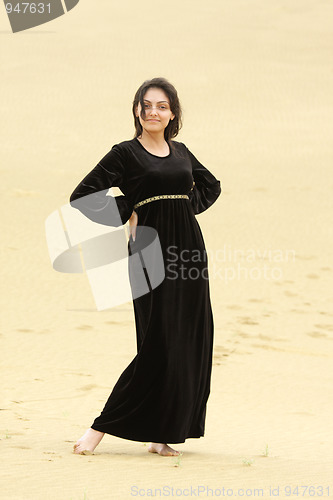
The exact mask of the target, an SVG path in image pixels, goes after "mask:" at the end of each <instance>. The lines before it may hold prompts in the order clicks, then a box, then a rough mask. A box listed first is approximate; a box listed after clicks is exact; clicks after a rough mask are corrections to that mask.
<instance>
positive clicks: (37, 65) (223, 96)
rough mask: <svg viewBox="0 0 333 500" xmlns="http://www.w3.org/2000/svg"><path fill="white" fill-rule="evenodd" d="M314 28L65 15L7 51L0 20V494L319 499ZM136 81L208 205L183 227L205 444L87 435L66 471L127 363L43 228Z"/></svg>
mask: <svg viewBox="0 0 333 500" xmlns="http://www.w3.org/2000/svg"><path fill="white" fill-rule="evenodd" d="M332 15H333V6H332V3H331V2H330V1H329V0H325V1H324V0H304V1H302V2H299V1H298V0H279V1H278V2H274V1H273V0H266V1H259V0H253V1H251V2H249V1H248V0H235V1H232V2H228V1H226V0H208V1H206V2H197V1H196V0H194V1H191V2H190V1H187V0H184V1H182V2H176V1H173V0H171V2H168V3H162V2H156V1H154V2H153V1H151V0H148V1H146V2H145V3H143V4H141V3H139V2H134V1H124V2H118V3H115V2H109V1H106V0H100V1H99V2H98V6H95V4H94V6H93V3H92V2H83V1H82V2H80V3H79V4H78V6H77V7H75V9H73V10H72V11H71V12H70V13H68V14H66V15H65V16H62V17H60V18H58V19H56V20H54V21H53V22H50V23H48V24H45V25H43V26H40V27H38V28H35V29H32V30H28V31H25V32H22V33H16V34H12V33H11V30H10V26H9V22H8V19H7V17H6V15H5V11H4V9H3V10H2V15H1V16H0V23H1V25H0V38H1V115H2V120H1V121H2V129H3V130H2V133H1V136H0V141H1V157H2V161H1V167H0V168H1V185H0V189H1V201H2V209H1V213H2V218H1V223H2V230H1V234H2V254H1V259H2V260H1V264H2V279H1V282H2V294H1V306H2V314H1V320H2V325H1V333H0V335H1V336H0V340H1V351H2V369H1V372H2V373H1V380H2V398H1V411H0V418H1V422H0V439H1V443H0V444H1V455H2V467H1V477H2V479H1V496H2V497H3V498H6V499H9V498H10V499H13V500H39V499H43V500H46V499H50V500H53V499H54V500H100V499H103V500H104V499H113V498H116V499H127V498H133V497H140V498H145V497H147V496H149V494H150V493H154V494H155V495H156V496H157V497H163V496H169V497H171V496H174V497H176V496H178V497H179V496H180V497H185V496H189V497H191V498H192V497H198V496H199V497H201V498H204V497H208V494H209V491H208V490H207V489H208V488H210V489H211V490H213V494H214V496H216V497H217V496H219V497H224V496H229V497H231V496H234V497H235V496H241V494H242V492H241V491H239V490H240V489H243V490H242V491H243V494H244V496H248V497H249V496H250V497H251V496H253V497H256V496H259V497H261V498H265V499H268V498H271V497H273V496H275V497H278V498H286V497H288V498H290V497H291V498H296V497H300V496H309V495H310V494H312V496H314V497H319V496H321V497H323V498H328V497H329V496H332V494H333V481H332V477H333V475H332V465H333V453H332V446H333V433H332V428H331V421H332V410H333V407H332V397H331V396H332V383H333V368H332V358H333V311H332V270H333V266H332V240H333V238H332V222H333V221H332V194H331V193H332V184H333V178H332V160H333V158H332V156H333V155H332V125H333V124H332V121H333V114H332V101H333V93H332V88H333V73H332V46H333V39H332ZM154 76H164V77H166V78H168V79H169V80H170V81H171V82H172V83H173V84H174V85H175V86H176V88H177V89H178V92H179V96H180V98H181V101H182V104H183V107H184V128H183V129H182V131H181V133H180V135H179V136H178V140H181V141H182V142H185V144H186V145H187V146H188V148H189V149H190V150H191V151H192V152H193V153H194V154H195V155H196V156H197V158H198V159H199V160H200V161H201V162H202V163H203V164H204V165H205V166H206V167H207V168H208V169H210V170H211V171H212V172H213V173H214V175H216V177H217V178H219V179H220V180H221V183H222V187H223V194H222V195H221V197H220V198H219V200H218V201H217V202H216V204H215V205H214V206H213V207H211V209H210V210H208V211H207V212H205V213H203V214H200V215H198V216H197V218H198V221H199V224H200V227H201V229H202V231H203V234H204V238H205V242H206V247H207V250H208V252H210V255H211V257H210V262H209V266H210V267H209V268H210V276H211V281H210V284H211V298H212V306H213V312H214V323H215V348H214V366H213V374H212V388H211V395H210V398H209V402H208V407H207V420H206V435H205V437H204V438H201V439H199V440H198V439H197V440H196V439H189V440H187V441H186V443H185V444H181V445H179V446H177V449H179V450H180V451H182V452H183V455H182V456H181V457H180V459H178V458H177V459H176V458H170V457H160V456H158V455H153V454H150V453H148V452H147V444H146V443H140V442H132V441H126V440H122V439H120V438H116V437H113V436H109V435H106V436H105V438H104V439H103V441H102V442H101V444H100V445H99V446H98V448H97V449H96V452H95V455H94V456H90V457H89V456H78V455H74V454H73V453H72V447H73V444H74V443H75V442H76V440H77V439H78V438H79V437H80V436H81V435H82V434H83V432H84V431H85V429H86V428H88V427H89V426H90V425H91V423H92V421H93V419H94V418H95V417H96V416H97V415H99V413H100V411H101V409H102V407H103V405H104V402H105V401H106V398H107V397H108V395H109V393H110V391H111V389H112V387H113V385H114V384H115V382H116V381H117V379H118V377H119V375H120V373H121V372H122V371H123V370H124V369H125V367H126V366H127V365H128V364H129V362H130V361H131V360H132V358H133V357H134V355H135V349H136V344H135V325H134V315H133V309H132V304H131V303H127V304H123V305H121V306H118V307H116V308H114V309H109V310H105V311H97V310H96V307H95V303H94V300H93V296H92V293H91V289H90V287H89V283H88V280H87V276H86V275H84V274H64V273H58V272H56V271H54V270H53V268H52V266H51V263H50V258H49V255H48V250H47V245H46V239H45V231H44V223H45V219H46V218H47V217H48V215H49V214H50V213H51V212H53V211H54V210H56V209H58V208H59V207H61V206H62V205H64V204H66V203H68V198H69V195H70V194H71V192H72V191H73V189H74V187H75V186H76V185H77V183H78V182H79V181H80V180H81V179H82V178H83V176H84V175H86V173H88V172H89V171H90V170H91V169H92V168H93V167H94V166H95V165H96V163H97V162H98V161H99V160H100V158H102V156H104V154H106V152H107V151H109V149H110V148H111V146H112V145H113V144H116V143H117V142H120V141H122V140H125V139H129V138H132V137H133V133H134V131H133V124H132V115H131V103H132V99H133V97H134V93H135V91H136V89H137V88H138V86H139V85H140V84H141V83H142V82H143V81H144V80H145V79H147V78H152V77H154ZM297 487H298V491H297V490H296V488H297ZM305 487H307V488H308V489H307V490H305ZM310 487H312V489H311V488H310ZM158 488H159V489H160V492H159V490H158ZM162 488H164V490H163V489H162ZM172 488H173V490H172ZM191 488H192V489H191ZM198 488H201V489H198ZM223 488H225V490H223ZM227 488H229V489H228V490H227ZM328 488H330V489H328ZM139 489H140V490H139ZM155 489H157V490H156V491H155ZM150 490H151V491H150ZM255 490H258V492H256V491H255ZM212 496H213V495H212V493H211V492H210V497H212Z"/></svg>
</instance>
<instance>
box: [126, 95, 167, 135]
mask: <svg viewBox="0 0 333 500" xmlns="http://www.w3.org/2000/svg"><path fill="white" fill-rule="evenodd" d="M144 106H145V120H143V119H142V117H141V104H140V102H139V104H138V106H137V108H136V116H137V117H138V118H139V121H140V124H141V126H142V129H143V130H142V132H143V133H144V131H146V132H148V133H149V134H155V133H162V132H164V129H165V128H166V127H167V126H168V124H169V121H170V120H173V119H174V118H175V115H174V114H173V113H172V111H171V109H170V101H169V98H168V96H167V95H166V94H165V93H164V91H163V90H162V89H160V88H156V87H150V88H149V89H148V90H147V92H146V93H145V95H144Z"/></svg>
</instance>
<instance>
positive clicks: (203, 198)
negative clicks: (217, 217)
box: [186, 148, 222, 214]
mask: <svg viewBox="0 0 333 500" xmlns="http://www.w3.org/2000/svg"><path fill="white" fill-rule="evenodd" d="M186 150H187V153H188V155H189V157H190V159H191V163H192V175H193V179H194V183H195V184H194V186H193V188H192V190H191V191H190V192H189V194H188V196H189V198H190V201H191V204H192V207H193V210H194V213H195V214H200V213H201V212H204V211H205V210H207V208H209V207H210V206H211V205H212V204H213V203H214V202H215V201H216V200H217V198H218V197H219V196H220V194H221V191H222V190H221V185H220V181H219V180H217V179H216V178H215V177H214V175H213V174H212V173H211V172H210V171H209V170H207V168H205V167H204V166H203V165H202V164H201V163H200V162H199V161H198V160H197V159H196V157H195V156H194V155H193V154H192V153H191V151H190V150H189V149H187V148H186Z"/></svg>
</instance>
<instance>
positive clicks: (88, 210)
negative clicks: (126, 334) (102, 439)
mask: <svg viewBox="0 0 333 500" xmlns="http://www.w3.org/2000/svg"><path fill="white" fill-rule="evenodd" d="M168 144H169V151H170V153H169V155H168V156H165V157H160V156H157V155H154V154H152V153H150V152H148V151H147V150H146V149H145V148H144V146H143V145H142V144H141V143H140V141H139V140H138V139H136V138H135V139H132V140H128V141H124V142H121V143H119V144H116V145H114V146H113V147H112V149H111V150H110V151H109V152H108V153H107V154H106V155H105V156H104V157H103V158H102V159H101V161H100V162H99V163H98V164H97V166H96V167H95V168H94V169H93V170H92V171H91V172H90V173H89V174H88V175H87V176H86V177H85V178H84V179H83V180H82V181H81V183H80V184H79V185H78V186H77V187H76V189H75V190H74V192H73V193H72V195H71V197H70V204H71V206H73V207H75V208H77V209H79V210H80V211H81V212H82V213H83V214H84V215H86V216H87V217H89V218H90V219H91V220H93V221H95V222H98V223H101V224H106V225H109V226H119V225H122V224H125V223H126V222H127V221H128V219H129V218H130V216H131V214H132V212H133V206H134V205H135V204H136V203H138V202H140V201H142V200H145V199H147V198H150V197H153V196H156V195H161V194H187V195H188V197H189V199H186V198H167V199H166V198H164V199H158V200H154V201H151V202H149V203H146V204H143V205H141V206H139V207H138V208H136V209H135V211H136V212H137V214H138V229H137V230H139V226H140V227H144V226H148V227H151V228H154V229H155V230H156V231H157V233H158V238H159V240H160V245H161V249H162V252H163V258H164V263H165V278H164V280H163V281H162V282H161V283H160V285H158V286H157V287H156V288H154V289H150V290H149V292H148V293H145V294H144V295H142V296H140V297H137V298H134V299H133V306H134V314H135V323H136V340H137V355H136V356H135V357H134V359H133V360H132V362H131V363H130V364H129V365H128V367H127V368H126V369H125V370H124V371H123V373H122V374H121V375H120V377H119V379H118V381H117V383H116V385H115V386H114V388H113V390H112V392H111V394H110V396H109V398H108V400H107V402H106V404H105V406H104V409H103V411H102V412H101V414H100V416H98V417H97V418H96V419H95V420H94V422H93V424H92V425H91V427H92V428H93V429H95V430H98V431H101V432H105V433H107V434H112V435H114V436H118V437H121V438H125V439H130V440H134V441H142V442H149V441H152V442H158V443H184V442H185V439H187V438H199V437H200V436H203V435H204V428H205V417H206V403H207V400H208V396H209V393H210V379H211V369H212V350H213V331H214V324H213V316H212V310H211V302H210V291H209V279H208V271H207V265H208V259H207V254H206V249H205V243H204V240H203V236H202V233H201V229H200V226H199V224H198V222H197V219H196V217H195V214H199V213H201V212H203V211H205V210H206V209H207V208H209V207H210V206H211V205H212V204H213V203H214V202H215V201H216V199H217V198H218V196H219V195H220V193H221V187H220V181H218V180H217V179H216V178H215V177H214V175H213V174H212V173H211V172H209V171H208V170H207V169H206V168H205V167H204V166H203V165H202V164H201V163H200V162H199V161H198V160H197V159H196V158H195V156H194V155H193V154H192V153H191V152H190V151H189V150H188V149H187V147H186V146H185V145H184V144H183V143H181V142H177V141H174V140H172V141H168ZM111 186H117V187H119V188H120V189H121V191H122V193H123V195H120V196H116V197H113V198H112V200H113V204H112V203H110V196H106V193H107V192H108V189H109V188H110V187H111ZM87 195H90V196H87ZM83 197H84V198H83ZM115 207H116V208H117V209H118V210H115ZM119 215H120V217H119ZM120 219H121V220H120ZM137 240H140V233H139V232H137V237H136V240H135V243H137ZM130 243H131V245H132V243H133V241H132V238H130V240H129V242H128V252H129V255H130V254H131V248H132V251H133V247H132V246H131V247H130ZM176 255H177V257H176Z"/></svg>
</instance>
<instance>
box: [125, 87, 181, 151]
mask: <svg viewBox="0 0 333 500" xmlns="http://www.w3.org/2000/svg"><path fill="white" fill-rule="evenodd" d="M150 87H155V88H159V89H162V90H163V91H164V92H165V94H166V95H167V96H168V98H169V101H170V109H171V111H172V113H173V114H174V115H175V117H174V119H173V120H170V121H169V123H168V126H167V127H166V128H165V129H164V138H165V140H166V141H169V140H170V139H172V138H173V137H176V135H177V134H178V132H179V130H180V129H181V128H182V126H183V123H182V108H181V105H180V102H179V99H178V94H177V90H176V89H175V87H174V86H173V85H172V84H171V83H170V82H169V81H168V80H167V79H166V78H162V77H158V78H153V79H152V80H146V81H144V82H143V84H142V85H141V86H140V87H139V88H138V90H137V91H136V94H135V97H134V100H133V107H132V112H133V116H134V126H135V134H134V137H139V135H141V134H142V126H141V123H140V120H139V117H138V116H136V115H135V110H136V107H137V106H138V104H139V103H140V104H141V113H140V115H141V118H142V119H143V120H144V119H145V106H144V102H143V98H144V96H145V94H146V92H147V90H148V89H149V88H150Z"/></svg>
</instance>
